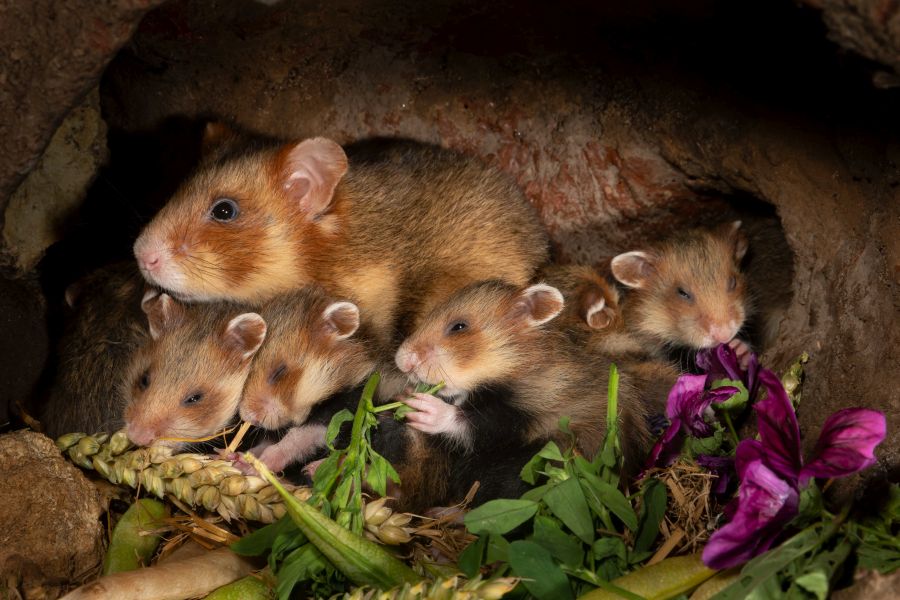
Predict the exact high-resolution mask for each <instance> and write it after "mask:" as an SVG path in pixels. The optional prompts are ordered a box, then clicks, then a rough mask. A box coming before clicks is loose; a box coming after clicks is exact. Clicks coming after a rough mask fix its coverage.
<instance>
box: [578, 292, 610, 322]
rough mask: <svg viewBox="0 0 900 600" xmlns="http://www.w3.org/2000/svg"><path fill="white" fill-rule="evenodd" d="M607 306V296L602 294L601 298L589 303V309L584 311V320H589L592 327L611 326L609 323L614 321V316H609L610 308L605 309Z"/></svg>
mask: <svg viewBox="0 0 900 600" xmlns="http://www.w3.org/2000/svg"><path fill="white" fill-rule="evenodd" d="M605 308H606V298H604V297H603V296H600V299H599V300H596V301H595V302H594V303H592V304H590V305H588V307H587V310H586V311H585V313H584V320H585V321H586V322H587V324H588V327H590V328H591V329H603V328H605V327H609V324H610V323H612V317H611V316H609V311H608V310H604V309H605Z"/></svg>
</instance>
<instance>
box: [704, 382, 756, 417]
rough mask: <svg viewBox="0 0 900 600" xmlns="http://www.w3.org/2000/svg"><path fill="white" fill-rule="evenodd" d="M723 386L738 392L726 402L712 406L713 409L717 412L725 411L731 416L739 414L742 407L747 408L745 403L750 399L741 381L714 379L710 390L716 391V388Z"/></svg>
mask: <svg viewBox="0 0 900 600" xmlns="http://www.w3.org/2000/svg"><path fill="white" fill-rule="evenodd" d="M724 386H728V387H736V388H737V389H738V391H737V393H736V394H734V395H733V396H732V397H731V398H729V399H728V400H725V401H724V402H717V403H715V404H713V405H712V406H713V408H714V409H715V410H718V411H727V412H728V413H730V414H732V415H737V414H740V413H741V411H743V410H744V407H745V406H747V401H748V400H749V398H750V393H749V392H748V391H747V387H746V386H745V385H744V383H743V382H742V381H739V380H737V379H716V380H715V381H713V382H712V385H711V388H710V389H716V388H718V387H724Z"/></svg>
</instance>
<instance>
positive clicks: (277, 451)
mask: <svg viewBox="0 0 900 600" xmlns="http://www.w3.org/2000/svg"><path fill="white" fill-rule="evenodd" d="M292 459H293V457H292V456H291V455H290V454H289V453H288V452H285V451H284V449H283V448H280V447H279V445H278V444H273V445H271V446H269V447H267V448H266V449H265V450H263V451H262V454H260V455H259V460H260V461H261V462H262V463H263V464H264V465H266V466H267V467H268V468H269V470H270V471H272V472H273V473H278V472H279V471H283V470H284V468H285V467H286V466H288V465H289V464H291V462H293V461H292Z"/></svg>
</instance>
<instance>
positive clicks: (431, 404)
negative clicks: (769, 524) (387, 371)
mask: <svg viewBox="0 0 900 600" xmlns="http://www.w3.org/2000/svg"><path fill="white" fill-rule="evenodd" d="M405 402H406V404H408V405H409V406H410V407H412V408H414V409H416V410H415V412H411V413H407V415H406V422H407V423H409V426H410V427H412V428H414V429H418V430H419V431H422V432H424V433H430V434H432V435H434V434H438V433H449V434H453V433H457V431H458V430H459V428H460V423H459V409H458V408H456V407H455V406H453V405H452V404H447V403H446V402H444V401H443V400H441V399H440V398H437V397H436V396H432V395H431V394H413V396H412V398H407V399H406V400H405Z"/></svg>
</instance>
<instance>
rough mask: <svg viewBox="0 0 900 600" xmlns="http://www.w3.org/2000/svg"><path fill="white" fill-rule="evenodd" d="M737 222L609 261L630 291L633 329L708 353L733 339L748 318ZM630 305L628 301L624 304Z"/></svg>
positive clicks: (741, 241)
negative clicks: (708, 349) (631, 295)
mask: <svg viewBox="0 0 900 600" xmlns="http://www.w3.org/2000/svg"><path fill="white" fill-rule="evenodd" d="M739 226H740V222H739V221H738V222H736V224H730V225H728V226H726V227H721V228H719V229H718V230H715V231H711V232H710V231H695V232H690V233H689V234H686V235H685V236H682V237H680V238H675V239H673V240H671V241H670V242H668V243H666V244H664V245H662V246H660V247H659V248H658V249H655V250H650V251H646V252H644V251H636V252H628V253H625V254H621V255H619V256H617V257H616V258H614V259H613V263H612V269H613V273H614V274H615V275H616V278H617V279H619V281H622V282H623V283H625V284H626V285H629V286H631V287H634V288H635V292H634V297H633V301H634V303H635V309H634V310H633V311H632V312H631V313H630V314H631V315H633V319H634V323H633V325H634V326H635V327H636V328H637V329H638V330H640V331H642V332H643V333H645V334H648V335H650V336H653V337H656V338H658V339H660V340H662V341H664V342H667V343H673V344H676V345H683V346H687V347H691V348H708V347H711V346H716V345H718V344H720V343H726V342H728V341H730V340H731V339H732V338H734V337H735V336H736V335H737V333H738V331H739V330H740V329H741V327H742V326H743V324H744V321H745V319H746V317H747V293H746V283H745V281H744V276H743V274H742V273H741V271H740V261H741V259H742V258H743V256H744V254H745V252H746V250H747V245H746V241H745V240H744V239H743V237H742V236H740V235H739V232H738V227H739ZM629 301H632V299H629Z"/></svg>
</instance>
